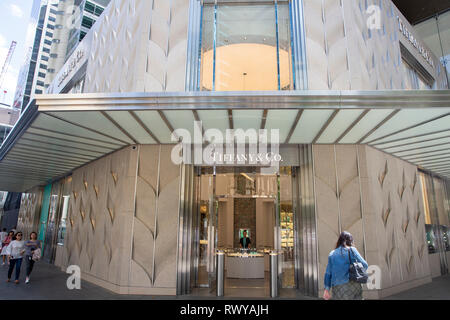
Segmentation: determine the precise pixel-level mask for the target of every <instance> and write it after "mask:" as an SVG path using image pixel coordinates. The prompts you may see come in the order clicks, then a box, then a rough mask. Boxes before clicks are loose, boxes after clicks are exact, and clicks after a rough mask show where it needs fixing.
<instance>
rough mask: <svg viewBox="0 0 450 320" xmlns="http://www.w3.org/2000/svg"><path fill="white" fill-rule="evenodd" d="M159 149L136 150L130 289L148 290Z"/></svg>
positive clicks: (152, 249) (150, 285)
mask: <svg viewBox="0 0 450 320" xmlns="http://www.w3.org/2000/svg"><path fill="white" fill-rule="evenodd" d="M159 150H160V147H159V146H140V151H139V167H138V175H137V186H136V210H135V217H134V229H133V251H132V259H133V263H132V271H131V278H130V281H131V282H130V285H131V286H147V287H152V286H153V282H154V279H153V278H154V273H153V267H154V246H155V237H156V236H157V232H158V230H156V225H157V224H156V222H157V221H156V209H157V205H158V165H159Z"/></svg>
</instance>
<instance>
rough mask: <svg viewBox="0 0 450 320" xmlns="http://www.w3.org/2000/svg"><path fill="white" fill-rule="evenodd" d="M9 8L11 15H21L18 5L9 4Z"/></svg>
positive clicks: (18, 16) (20, 16)
mask: <svg viewBox="0 0 450 320" xmlns="http://www.w3.org/2000/svg"><path fill="white" fill-rule="evenodd" d="M10 9H11V15H12V16H13V17H17V18H22V17H23V11H22V9H21V8H20V7H19V6H18V5H15V4H12V5H11V6H10Z"/></svg>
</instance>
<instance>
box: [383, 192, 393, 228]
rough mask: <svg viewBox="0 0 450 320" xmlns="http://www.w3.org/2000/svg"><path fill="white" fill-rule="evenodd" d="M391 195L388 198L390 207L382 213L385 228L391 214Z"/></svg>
mask: <svg viewBox="0 0 450 320" xmlns="http://www.w3.org/2000/svg"><path fill="white" fill-rule="evenodd" d="M391 210H392V209H391V195H389V196H388V207H387V208H386V209H384V208H383V211H382V212H381V220H383V224H384V227H385V228H386V225H387V222H388V219H389V215H390V214H391Z"/></svg>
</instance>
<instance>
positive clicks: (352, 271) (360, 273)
mask: <svg viewBox="0 0 450 320" xmlns="http://www.w3.org/2000/svg"><path fill="white" fill-rule="evenodd" d="M350 251H352V252H353V250H352V249H351V248H350V249H349V251H348V260H349V261H350V268H349V270H348V276H349V280H350V281H355V282H357V283H367V280H368V279H369V276H368V274H367V272H366V271H365V270H364V266H363V264H362V263H361V262H358V261H356V262H352V258H351V257H350Z"/></svg>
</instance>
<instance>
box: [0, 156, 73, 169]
mask: <svg viewBox="0 0 450 320" xmlns="http://www.w3.org/2000/svg"><path fill="white" fill-rule="evenodd" d="M31 161H33V160H31ZM3 165H4V166H5V168H10V167H11V166H19V167H20V168H22V169H24V168H30V169H32V168H37V169H51V170H53V169H61V170H71V169H72V168H73V165H71V164H62V163H59V162H51V161H39V163H36V162H30V161H22V160H21V159H20V158H15V157H12V158H11V157H10V156H8V159H7V160H4V161H3ZM42 165H45V167H42Z"/></svg>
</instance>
